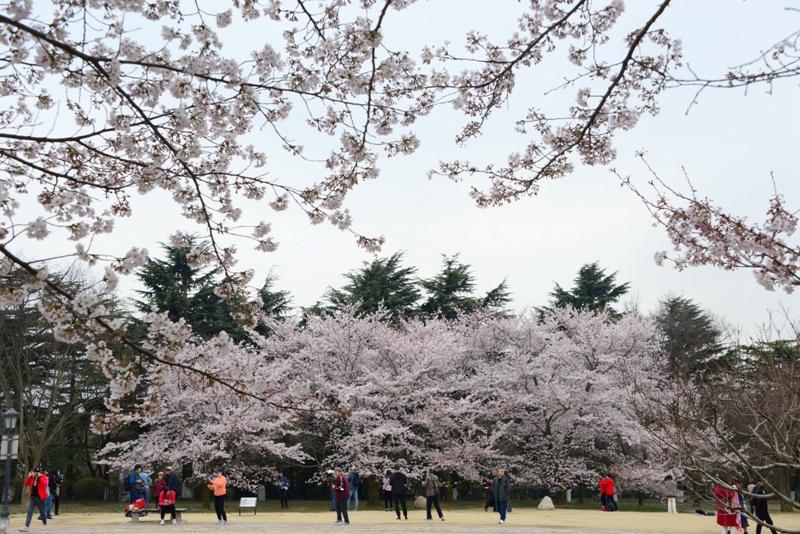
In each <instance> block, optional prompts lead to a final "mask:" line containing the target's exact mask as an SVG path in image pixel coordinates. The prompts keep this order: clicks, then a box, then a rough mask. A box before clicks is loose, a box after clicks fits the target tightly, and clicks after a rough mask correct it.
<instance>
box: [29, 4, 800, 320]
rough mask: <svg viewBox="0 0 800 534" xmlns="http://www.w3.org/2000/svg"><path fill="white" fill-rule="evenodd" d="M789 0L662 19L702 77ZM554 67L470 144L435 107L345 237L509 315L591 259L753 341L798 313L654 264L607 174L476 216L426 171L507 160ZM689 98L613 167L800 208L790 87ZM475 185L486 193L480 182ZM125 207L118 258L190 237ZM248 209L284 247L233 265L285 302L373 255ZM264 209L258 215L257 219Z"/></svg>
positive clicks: (443, 7) (435, 15) (492, 28)
mask: <svg viewBox="0 0 800 534" xmlns="http://www.w3.org/2000/svg"><path fill="white" fill-rule="evenodd" d="M626 4H627V7H628V11H627V12H626V15H625V18H624V19H623V21H622V26H621V29H623V30H624V31H623V32H621V33H620V35H622V34H623V33H625V32H627V31H630V30H632V29H634V27H635V26H638V24H639V23H640V22H641V21H642V20H643V16H646V14H647V13H651V12H652V6H653V5H654V4H655V2H653V1H650V0H636V1H632V0H629V1H628V2H626ZM786 7H794V8H797V7H800V3H799V2H797V1H796V0H795V1H792V0H783V1H775V0H758V1H753V0H751V1H744V2H730V1H729V0H681V1H677V2H674V3H673V5H672V6H671V7H670V8H669V11H668V12H667V14H666V15H665V17H664V19H663V21H662V22H661V25H663V26H665V27H666V28H667V29H668V31H669V32H670V34H671V35H673V36H676V37H681V38H682V40H683V44H684V53H685V58H686V61H687V62H688V63H689V64H690V65H691V67H692V68H693V69H694V70H695V71H696V72H698V73H701V74H703V75H708V76H719V75H721V74H723V72H724V68H725V67H730V66H734V65H736V64H740V63H743V62H746V61H749V60H751V59H754V58H755V57H756V56H757V54H758V52H759V51H760V50H763V49H766V48H768V47H769V46H770V45H772V44H773V43H774V42H776V41H778V40H780V39H782V38H783V37H785V36H786V35H789V34H791V33H792V32H794V31H796V30H797V29H798V27H800V12H797V11H787V10H785V9H784V8H786ZM519 9H520V7H519V4H518V3H517V2H515V1H511V0H507V1H504V2H501V1H496V0H493V1H491V2H489V1H487V0H437V1H422V2H419V3H418V4H416V5H414V6H412V7H411V8H410V9H408V10H406V11H404V12H402V13H394V12H392V13H390V15H391V17H390V18H389V19H388V20H389V26H388V34H387V39H386V42H387V44H388V45H389V46H390V47H391V48H394V49H401V48H405V49H410V50H419V49H420V48H421V47H422V45H423V44H431V45H436V44H439V43H440V42H442V41H444V40H446V39H447V40H450V41H451V42H452V43H453V46H452V49H453V50H457V49H458V47H457V46H456V45H457V44H460V43H462V42H463V36H464V34H465V32H466V31H467V30H468V29H470V28H472V27H474V26H475V25H476V24H480V25H481V28H482V29H483V30H484V31H486V32H490V33H491V32H502V34H503V35H505V34H507V33H508V32H510V31H513V30H514V29H515V14H516V13H517V12H518V10H519ZM230 35H233V34H230ZM228 38H229V39H233V37H231V36H229V37H228ZM498 40H500V39H498ZM227 43H228V41H226V46H227ZM231 46H252V47H253V48H258V44H253V43H252V41H251V40H248V41H247V42H245V41H240V42H235V41H231ZM563 58H564V54H563V53H559V54H557V55H556V56H555V57H554V58H553V59H552V60H548V61H547V62H546V64H545V67H546V68H545V69H541V68H537V69H536V70H535V71H534V73H533V74H532V75H523V76H521V77H520V78H519V80H518V83H517V89H516V92H515V94H514V95H512V97H511V101H510V104H509V106H508V110H507V111H506V112H505V113H500V114H498V115H497V116H495V117H494V121H493V122H492V123H491V124H490V126H489V127H488V128H487V129H486V131H485V132H484V135H483V136H481V137H480V138H479V139H477V140H475V141H472V142H471V143H470V144H469V145H467V146H466V147H465V148H462V149H459V148H458V147H456V146H455V145H454V143H453V137H454V135H455V134H456V133H457V131H458V130H459V127H460V126H461V125H462V124H463V118H462V117H461V116H460V115H458V114H457V113H455V112H453V111H452V110H444V109H442V110H439V112H435V113H434V114H433V115H432V117H429V118H428V119H426V120H423V121H421V122H420V123H419V124H418V125H417V126H416V127H415V131H416V132H417V134H418V135H419V137H420V139H421V141H422V146H421V148H420V149H419V151H418V152H417V153H416V154H414V155H412V156H410V157H405V158H393V159H391V160H388V161H387V160H383V161H382V162H381V170H382V172H381V176H380V178H379V179H378V180H375V181H372V182H368V183H364V184H361V185H359V186H358V187H357V188H356V189H355V190H354V191H353V192H352V193H351V194H350V196H349V197H348V199H347V201H346V203H345V207H347V208H349V209H350V211H351V213H352V215H353V217H354V219H355V223H354V228H355V229H356V230H358V231H359V232H361V233H364V234H366V235H371V236H373V235H384V236H385V237H386V245H385V247H384V252H383V253H382V254H381V255H389V254H391V253H393V252H395V251H398V250H403V251H406V254H407V264H408V265H413V266H416V267H418V268H419V275H420V276H422V277H428V276H431V275H433V274H434V273H435V272H437V271H438V269H439V268H440V264H441V256H440V255H441V254H443V253H444V254H448V255H451V254H456V253H460V254H461V260H462V261H463V262H465V263H469V264H471V265H472V266H473V268H474V273H475V275H476V278H477V282H478V289H479V290H481V291H485V290H488V289H490V288H491V287H494V286H496V285H497V284H498V283H499V282H500V281H501V280H502V279H504V278H507V279H508V285H509V288H510V289H511V291H512V292H513V298H514V302H513V307H514V308H515V309H518V310H520V309H523V308H527V307H532V306H540V305H543V304H546V302H547V300H548V293H549V292H550V291H552V289H553V284H554V282H558V283H560V284H561V285H562V286H565V287H571V283H572V279H573V278H574V276H575V274H576V272H577V270H578V269H579V268H580V266H581V265H583V264H585V263H589V262H593V261H599V262H600V265H601V266H602V267H604V268H606V269H607V270H608V272H613V271H619V275H618V280H619V281H620V282H624V281H629V282H631V286H632V290H633V291H634V292H637V293H638V295H639V296H640V298H641V301H642V306H643V308H644V309H645V310H650V309H652V308H653V307H654V306H655V303H656V302H657V301H658V299H659V298H660V297H662V296H664V295H665V294H667V293H670V292H671V293H675V294H678V295H682V296H684V297H688V298H691V299H694V300H695V301H697V302H698V303H699V304H700V305H701V306H703V307H705V308H707V309H709V310H711V311H713V312H715V313H717V314H719V315H722V316H724V317H725V318H727V319H728V320H729V321H731V322H733V323H737V324H739V325H741V326H742V327H743V328H744V329H745V330H747V331H751V332H753V331H755V328H756V325H760V324H762V323H764V322H765V321H767V319H768V310H774V309H777V308H779V307H780V306H781V304H782V305H783V306H785V307H787V308H789V309H792V308H796V307H797V304H798V302H800V301H798V297H797V296H795V295H786V294H784V293H770V292H767V291H765V290H764V289H762V288H761V287H760V286H758V285H757V284H756V282H755V279H754V277H753V276H752V274H751V273H749V272H744V271H743V272H724V271H720V270H718V269H714V268H693V269H690V270H687V271H685V272H677V271H675V270H674V269H672V268H670V267H664V268H661V267H657V266H656V265H655V263H654V262H653V254H654V253H655V252H656V251H659V250H665V249H666V250H669V249H670V246H669V242H668V240H667V238H666V235H665V233H664V232H663V230H661V229H659V228H653V227H652V225H651V219H650V216H649V214H648V212H647V211H646V209H645V208H644V206H643V205H642V204H641V203H640V202H639V201H638V200H637V199H636V198H634V196H633V195H632V194H631V193H630V192H629V191H628V190H626V189H623V188H621V187H620V186H619V183H618V181H617V179H616V178H615V177H614V176H613V175H612V174H610V173H609V171H608V169H607V168H599V167H598V168H583V167H580V166H578V167H577V170H576V172H575V173H574V174H573V175H572V176H570V177H568V178H566V179H564V180H560V181H555V182H547V183H544V184H542V188H541V191H540V193H539V195H538V196H537V197H534V198H529V199H526V200H522V201H520V202H517V203H515V204H512V205H510V206H506V207H502V208H492V209H487V210H480V209H478V208H476V207H475V206H474V204H473V203H472V201H471V200H470V198H469V197H468V195H467V191H468V186H469V185H470V183H469V182H468V183H459V184H455V183H452V182H449V181H447V180H445V179H443V178H435V179H433V180H428V179H427V178H426V172H427V171H428V170H429V169H431V168H433V167H435V166H436V165H437V163H438V162H439V161H440V160H447V159H456V158H469V159H473V160H475V161H477V162H481V163H490V162H496V163H503V162H505V160H506V157H507V154H508V152H509V151H511V150H516V149H522V148H523V147H524V143H525V138H524V137H522V136H520V135H518V134H515V133H514V132H513V128H512V127H513V122H514V121H515V120H516V119H517V118H518V117H519V115H520V114H521V113H523V112H524V110H525V109H526V108H528V107H530V106H537V107H544V106H547V105H549V104H548V102H550V101H549V100H544V95H543V92H544V90H546V89H548V88H551V87H553V86H555V85H557V84H558V81H559V80H560V79H561V78H563V77H564V76H567V75H569V73H570V72H572V70H571V68H570V64H569V63H568V62H567V61H566V60H565V59H563ZM693 96H694V92H693V91H691V90H675V91H672V92H669V93H668V94H665V95H663V96H662V98H661V104H662V111H661V113H660V114H659V115H658V116H656V117H644V118H643V119H642V120H641V122H640V124H639V125H638V127H637V128H635V129H634V130H633V131H631V132H628V133H626V134H624V135H620V136H618V138H617V150H618V160H617V161H616V162H615V163H614V166H615V167H616V168H617V169H618V170H619V171H620V172H621V173H622V174H630V175H632V176H633V177H634V179H635V180H637V181H638V183H639V184H640V185H643V184H644V181H645V180H646V178H647V174H646V169H644V167H643V166H642V164H641V163H640V162H639V161H638V160H636V158H635V157H634V153H635V151H637V150H640V149H645V150H647V153H648V159H649V161H650V163H651V164H652V165H653V167H654V168H655V169H656V170H657V171H658V172H659V173H660V174H661V176H662V177H663V178H665V179H666V180H667V181H668V182H669V183H670V184H672V185H675V186H677V187H682V183H683V175H682V171H681V167H683V168H685V169H686V172H687V173H688V174H689V176H690V177H691V179H692V181H693V183H694V185H695V186H696V187H697V189H698V190H699V193H700V194H701V195H702V196H709V197H711V198H713V199H714V200H715V201H716V202H717V203H718V204H721V205H723V206H724V207H726V208H727V209H729V210H730V211H732V212H734V213H738V214H743V215H747V216H748V217H749V218H750V219H751V220H762V219H763V216H764V213H765V212H766V209H767V208H768V203H767V200H768V197H769V195H770V193H771V191H772V183H771V178H770V173H773V174H774V178H775V182H776V184H777V187H778V189H779V191H780V192H782V193H784V194H785V195H786V197H787V198H788V199H789V205H790V206H795V207H797V206H800V181H798V168H799V167H798V163H800V161H798V159H799V158H800V156H798V154H800V151H798V149H797V147H798V139H797V134H798V125H799V124H800V104H798V101H799V100H798V87H797V80H792V81H789V82H786V83H781V84H777V85H775V86H774V87H773V88H772V93H771V94H768V93H767V92H766V88H765V87H756V88H751V90H750V91H749V93H748V94H746V95H745V93H744V91H742V90H716V91H707V92H705V93H704V94H702V95H701V97H700V99H699V103H698V105H696V106H695V107H693V108H692V110H691V112H690V113H689V114H688V115H686V114H685V111H686V109H687V107H688V105H689V103H690V102H691V100H692V98H693ZM573 98H574V91H570V92H568V93H565V94H564V95H563V97H561V96H557V97H556V100H557V103H561V104H563V102H567V103H569V102H571V100H572V99H573ZM291 120H296V121H298V127H297V134H298V138H299V139H300V140H301V141H302V140H303V139H304V138H303V137H300V136H301V135H302V136H305V135H307V134H306V133H303V132H304V131H305V130H304V129H303V128H302V124H301V121H302V118H301V117H297V118H296V119H290V121H291ZM316 142H317V141H316V140H315V139H312V141H311V142H307V143H306V144H307V146H308V150H309V151H311V152H313V151H314V149H315V148H317V147H316V146H315V144H314V143H316ZM265 143H266V140H265ZM319 143H320V145H319V146H320V147H322V150H320V151H319V154H320V155H325V149H324V146H325V141H324V140H322V141H319ZM267 146H271V145H267ZM274 152H275V153H274V159H273V161H272V164H271V165H272V166H271V167H270V170H271V172H272V175H273V176H281V177H283V178H282V179H284V180H287V181H293V180H298V181H299V182H302V183H308V182H311V181H314V180H317V179H318V178H319V175H317V174H316V173H317V172H321V171H320V169H318V168H316V167H313V166H308V165H304V164H301V163H300V162H297V161H291V160H287V159H286V157H285V156H283V155H282V154H281V153H280V150H279V149H277V148H276V149H275V151H274ZM270 155H271V156H272V155H273V154H270ZM474 183H475V184H476V185H478V186H481V185H484V184H482V183H480V181H479V179H476V182H474ZM133 207H134V210H135V213H136V215H135V217H134V218H133V219H129V220H123V221H118V223H117V228H118V232H116V233H115V234H114V238H113V240H108V241H106V243H107V244H108V245H110V246H111V247H112V248H118V249H119V250H118V251H119V252H121V253H124V251H125V250H127V248H129V246H130V245H131V244H132V243H133V244H137V245H142V244H143V245H144V246H146V247H147V248H148V249H149V250H150V252H151V254H154V255H157V254H158V253H159V250H158V245H157V242H159V241H166V240H167V239H168V236H169V235H170V234H171V233H172V232H173V231H174V230H175V229H176V228H178V227H180V228H182V229H185V230H188V231H192V230H193V228H192V226H191V225H190V224H188V223H186V222H185V221H184V220H183V219H181V218H180V217H179V216H178V215H174V216H173V215H170V214H171V213H176V212H177V210H176V209H175V208H174V207H173V205H172V204H171V202H170V201H168V200H167V199H166V198H163V195H162V196H159V195H158V194H156V195H148V196H147V197H146V198H145V199H139V200H136V201H135V202H134V204H133ZM248 209H249V210H251V213H249V214H248V215H252V217H253V218H256V219H257V218H264V219H265V220H268V221H272V222H273V233H274V235H275V237H276V238H277V240H278V241H279V242H280V247H279V248H278V250H277V251H276V252H274V253H271V254H261V253H256V252H250V251H249V250H248V249H249V245H248V244H247V243H244V244H242V246H240V252H241V263H240V265H241V266H242V267H250V266H256V267H257V270H258V271H257V272H258V275H257V278H256V280H255V281H254V282H256V283H260V280H262V279H263V276H264V275H266V273H267V272H268V271H269V270H270V269H272V270H273V272H274V274H276V275H277V276H279V277H280V281H279V283H278V287H279V288H281V289H288V290H290V291H291V292H292V295H293V303H294V304H295V305H299V306H308V305H311V304H313V303H314V302H315V301H316V300H317V299H319V298H320V297H321V295H322V294H323V293H324V291H325V289H326V288H327V287H328V286H339V285H341V284H342V283H343V279H342V278H341V274H342V273H345V272H347V271H349V270H351V269H353V268H356V267H358V266H359V265H360V263H361V262H362V261H365V260H371V259H372V256H371V255H370V254H368V253H366V252H364V251H362V250H361V249H358V248H357V247H356V246H355V243H354V241H353V239H352V237H351V236H350V235H349V234H345V233H342V232H340V231H338V230H336V229H335V228H333V227H332V226H330V225H327V224H325V225H321V226H314V227H312V226H310V225H309V224H308V222H307V219H306V216H305V215H304V214H302V213H300V212H299V211H297V210H289V211H288V212H284V213H280V214H276V213H274V212H272V211H271V210H270V209H269V208H268V207H266V206H263V207H261V206H252V205H251V206H250V207H249V208H248ZM261 210H263V214H255V215H253V214H252V212H253V211H261ZM100 244H102V243H100ZM42 247H44V245H43V244H41V243H39V244H36V243H32V244H28V245H25V248H26V249H27V250H26V252H27V253H28V254H30V255H34V254H37V253H39V252H42ZM122 287H123V288H124V289H125V290H128V291H129V290H131V289H132V288H133V287H134V284H133V283H132V281H126V282H125V283H124V284H123V285H122Z"/></svg>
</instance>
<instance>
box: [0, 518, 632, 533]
mask: <svg viewBox="0 0 800 534" xmlns="http://www.w3.org/2000/svg"><path fill="white" fill-rule="evenodd" d="M41 531H42V530H41V527H40V526H39V525H35V526H34V525H31V532H41ZM589 531H591V532H592V533H593V534H631V531H630V530H621V531H598V530H594V529H586V530H583V529H581V530H561V529H558V530H554V529H543V528H536V527H530V526H524V527H519V526H516V527H515V526H514V525H513V524H510V523H506V524H505V525H499V524H498V525H496V526H494V527H486V526H468V525H448V524H447V522H446V521H445V522H444V523H442V522H438V521H435V522H431V523H430V524H425V525H403V524H399V523H398V524H397V525H396V526H395V525H391V526H388V525H363V526H359V525H356V524H354V525H351V526H349V527H344V526H339V525H333V524H332V523H312V524H297V523H294V524H292V523H263V524H258V523H244V524H236V523H230V524H229V525H227V526H220V525H215V524H208V523H205V524H204V523H198V524H194V525H192V524H191V523H187V524H185V525H177V526H174V525H169V524H167V525H164V526H163V527H162V526H161V525H159V523H158V522H157V521H156V522H153V521H146V522H141V523H139V524H138V525H134V524H131V523H124V524H119V525H116V526H113V525H102V526H85V527H78V526H69V527H60V526H58V525H56V524H52V523H51V524H50V525H49V526H48V529H47V531H46V532H47V533H49V534H60V533H64V534H73V533H74V534H95V533H97V534H101V533H108V534H120V533H125V534H131V533H136V534H151V533H160V534H165V533H167V532H176V533H177V532H220V533H222V532H236V533H239V534H241V533H248V534H249V533H256V532H278V533H291V534H307V533H308V534H310V533H313V532H385V533H392V534H406V533H409V534H410V533H417V532H442V533H448V534H472V533H487V534H494V533H504V534H523V533H524V534H531V533H535V534H586V533H587V532H589ZM14 532H17V530H16V528H14V529H12V530H11V531H10V532H9V534H11V533H14Z"/></svg>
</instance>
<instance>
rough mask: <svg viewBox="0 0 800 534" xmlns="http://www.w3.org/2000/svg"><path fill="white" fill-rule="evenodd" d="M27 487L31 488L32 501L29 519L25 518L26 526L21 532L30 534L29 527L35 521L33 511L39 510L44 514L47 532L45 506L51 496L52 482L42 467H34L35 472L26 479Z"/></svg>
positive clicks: (43, 522) (43, 528)
mask: <svg viewBox="0 0 800 534" xmlns="http://www.w3.org/2000/svg"><path fill="white" fill-rule="evenodd" d="M25 485H26V486H30V487H31V500H30V502H29V503H28V517H26V518H25V526H24V527H22V528H21V529H19V531H20V532H28V527H29V526H31V519H33V511H34V510H35V509H37V508H38V509H39V513H40V514H42V530H47V513H46V511H45V506H44V505H45V502H47V498H48V497H49V496H50V493H49V485H50V481H49V480H48V478H47V475H45V474H44V471H42V468H41V467H34V468H33V471H31V472H30V474H28V478H26V479H25Z"/></svg>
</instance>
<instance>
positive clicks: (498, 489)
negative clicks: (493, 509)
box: [492, 469, 511, 525]
mask: <svg viewBox="0 0 800 534" xmlns="http://www.w3.org/2000/svg"><path fill="white" fill-rule="evenodd" d="M492 494H493V497H494V504H495V506H497V511H498V512H500V524H501V525H502V524H503V523H505V522H506V510H507V509H508V501H509V499H510V498H511V481H509V480H508V477H507V476H506V471H505V469H498V470H497V478H496V479H494V483H493V484H492Z"/></svg>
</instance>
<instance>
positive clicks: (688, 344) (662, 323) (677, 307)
mask: <svg viewBox="0 0 800 534" xmlns="http://www.w3.org/2000/svg"><path fill="white" fill-rule="evenodd" d="M653 319H654V320H655V323H656V325H657V326H658V332H659V337H660V340H659V341H660V345H661V348H662V349H663V351H664V353H665V354H666V355H667V358H668V361H669V367H670V370H671V371H672V372H673V373H675V374H681V375H684V374H689V375H693V374H695V373H697V372H698V371H702V370H704V369H707V368H708V366H709V364H710V363H711V362H713V361H714V360H715V359H716V358H717V357H719V356H720V354H721V353H722V351H723V347H722V344H721V337H722V333H721V332H720V330H719V329H718V328H717V327H716V326H715V325H714V322H713V320H712V319H711V317H710V316H709V315H708V314H707V313H706V312H704V311H703V310H701V309H700V307H699V306H698V305H697V304H696V303H695V302H693V301H692V300H690V299H687V298H683V297H679V296H675V295H668V296H667V297H665V298H663V299H662V300H661V302H660V303H659V305H658V310H657V311H656V313H655V315H654V317H653Z"/></svg>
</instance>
